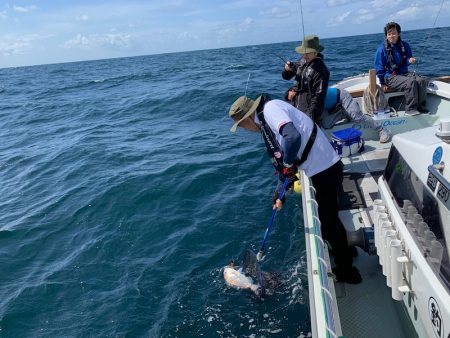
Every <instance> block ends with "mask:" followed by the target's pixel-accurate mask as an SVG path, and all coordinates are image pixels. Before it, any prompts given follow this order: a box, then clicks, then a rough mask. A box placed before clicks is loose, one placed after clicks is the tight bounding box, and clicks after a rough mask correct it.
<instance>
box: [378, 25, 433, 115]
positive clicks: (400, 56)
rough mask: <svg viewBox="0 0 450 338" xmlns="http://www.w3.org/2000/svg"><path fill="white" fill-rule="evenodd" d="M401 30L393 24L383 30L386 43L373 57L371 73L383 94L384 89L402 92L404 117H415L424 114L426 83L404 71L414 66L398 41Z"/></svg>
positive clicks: (404, 47)
mask: <svg viewBox="0 0 450 338" xmlns="http://www.w3.org/2000/svg"><path fill="white" fill-rule="evenodd" d="M400 33H401V28H400V25H399V24H398V23H396V22H389V23H388V24H386V26H385V27H384V35H385V36H386V40H385V41H384V42H383V43H382V44H381V45H380V46H379V47H378V49H377V51H376V53H375V70H376V72H377V76H378V79H379V80H380V85H381V87H382V88H383V90H384V91H386V89H387V88H388V87H391V88H394V89H395V90H399V91H402V92H404V94H405V100H406V101H405V102H406V107H405V114H406V115H410V116H413V115H418V114H420V113H425V112H427V110H426V108H425V105H426V93H427V85H428V80H427V79H425V78H423V77H420V76H418V75H417V74H415V73H410V72H409V71H408V66H409V65H411V64H413V63H415V62H416V59H415V58H414V57H413V56H412V51H411V47H410V46H409V44H408V43H407V42H405V41H403V40H402V39H401V38H400Z"/></svg>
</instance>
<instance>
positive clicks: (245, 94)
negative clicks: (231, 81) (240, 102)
mask: <svg viewBox="0 0 450 338" xmlns="http://www.w3.org/2000/svg"><path fill="white" fill-rule="evenodd" d="M250 75H252V73H248V77H247V84H246V85H245V93H244V96H247V88H248V81H250Z"/></svg>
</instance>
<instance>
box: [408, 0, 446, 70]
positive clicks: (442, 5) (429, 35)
mask: <svg viewBox="0 0 450 338" xmlns="http://www.w3.org/2000/svg"><path fill="white" fill-rule="evenodd" d="M445 1H446V0H442V2H441V7H440V8H439V11H438V13H437V14H436V17H435V18H434V23H433V27H431V30H430V32H429V33H428V35H427V37H426V38H425V41H424V44H423V47H422V49H421V51H420V54H419V55H420V56H419V60H417V62H416V63H415V64H414V66H413V67H414V70H413V72H414V73H415V72H417V70H418V69H419V62H420V60H421V59H422V57H423V54H424V51H425V44H426V42H427V41H428V39H429V38H430V37H431V34H432V33H433V30H434V28H435V27H436V22H437V19H438V17H439V14H441V11H442V7H444V2H445Z"/></svg>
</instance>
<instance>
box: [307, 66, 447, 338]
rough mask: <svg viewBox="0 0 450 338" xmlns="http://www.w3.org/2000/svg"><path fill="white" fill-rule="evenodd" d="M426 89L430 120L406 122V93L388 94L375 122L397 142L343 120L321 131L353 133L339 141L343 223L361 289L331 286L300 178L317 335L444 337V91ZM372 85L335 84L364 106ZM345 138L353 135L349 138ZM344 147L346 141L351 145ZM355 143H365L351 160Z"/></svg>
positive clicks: (436, 84)
mask: <svg viewBox="0 0 450 338" xmlns="http://www.w3.org/2000/svg"><path fill="white" fill-rule="evenodd" d="M448 80H449V77H444V78H440V79H435V80H432V81H430V82H429V85H428V88H427V106H426V107H427V109H428V110H429V113H427V114H420V115H417V116H407V115H405V111H404V103H405V102H404V95H403V93H401V92H396V91H391V92H388V93H386V98H387V100H388V102H389V105H390V107H391V108H392V109H391V110H390V112H389V113H386V112H383V113H382V114H380V115H381V116H378V117H376V118H378V119H379V123H381V124H382V125H383V126H384V127H386V128H388V129H390V130H391V132H392V133H393V135H394V136H393V138H392V140H391V141H390V142H388V143H384V144H381V143H380V142H379V140H378V134H377V132H376V131H375V130H373V129H369V128H364V126H363V125H361V124H358V123H353V122H348V121H343V122H342V123H339V124H338V125H336V126H335V127H334V128H333V129H331V130H328V131H326V132H327V133H328V135H329V136H330V138H331V137H333V136H334V135H338V134H339V132H341V133H342V132H343V131H348V130H353V131H355V130H356V131H358V132H357V133H356V135H357V136H356V137H354V138H352V140H350V139H349V140H343V143H342V146H343V147H344V148H345V147H348V149H349V150H348V151H347V152H343V153H344V154H345V155H344V156H342V161H343V163H344V165H345V166H344V182H343V190H344V191H343V194H342V198H341V201H340V211H339V217H340V218H341V220H342V222H343V224H344V225H345V227H346V230H347V237H348V241H349V245H352V246H355V248H356V249H357V256H356V257H355V258H354V261H353V262H354V266H356V267H357V268H358V269H359V271H360V273H361V276H362V278H363V281H362V283H360V284H357V285H351V284H346V283H336V282H335V279H334V278H333V277H334V276H333V274H332V267H333V266H332V265H333V263H332V260H330V255H329V252H328V247H327V245H326V243H325V242H324V240H323V239H322V237H321V232H320V221H319V218H318V212H317V203H316V202H315V199H314V188H313V187H312V186H311V183H310V180H309V178H308V177H307V176H306V175H305V174H304V173H303V172H301V183H302V187H303V188H302V205H303V217H304V227H305V238H306V252H307V266H308V285H309V303H310V313H311V332H312V336H313V337H365V338H368V337H395V338H399V337H438V338H450V259H449V256H450V84H449V83H447V82H448ZM371 81H376V80H373V77H371V76H369V75H368V74H363V75H359V76H355V77H351V78H347V79H344V80H342V81H341V82H339V83H337V84H336V86H337V87H338V88H341V89H346V90H347V91H349V92H350V93H351V94H352V96H353V97H354V99H356V100H358V101H360V103H361V104H362V96H363V91H364V89H365V88H366V87H367V86H369V85H370V83H371ZM346 135H349V134H348V133H347V134H346ZM347 141H348V142H347ZM352 142H353V143H354V142H364V147H360V146H359V147H358V149H364V150H363V151H361V152H355V151H353V152H352V150H351V149H352V147H351V144H352Z"/></svg>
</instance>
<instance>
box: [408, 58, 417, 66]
mask: <svg viewBox="0 0 450 338" xmlns="http://www.w3.org/2000/svg"><path fill="white" fill-rule="evenodd" d="M415 62H416V58H415V57H410V58H409V64H411V65H412V64H413V63H415Z"/></svg>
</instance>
